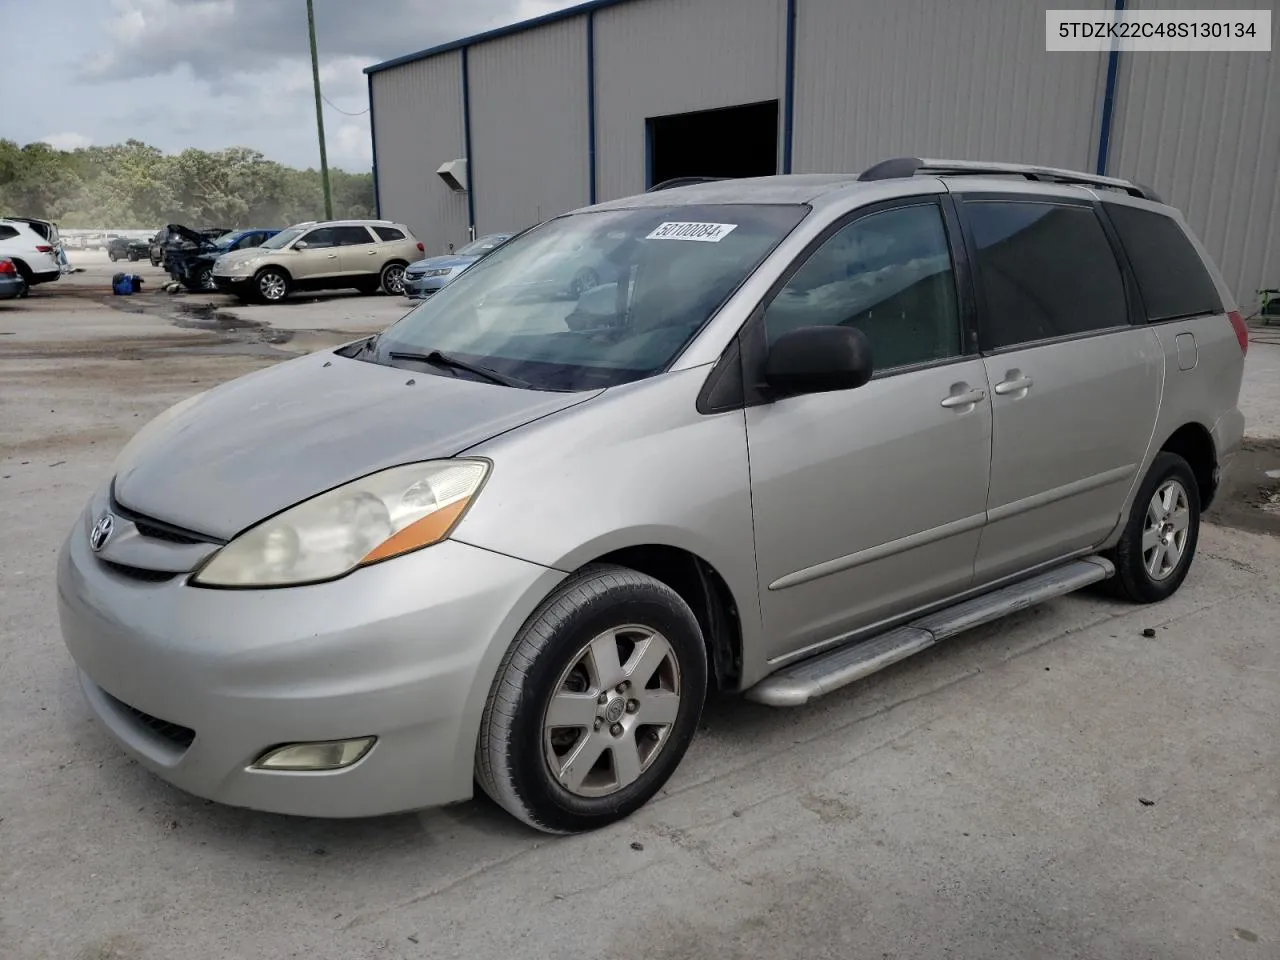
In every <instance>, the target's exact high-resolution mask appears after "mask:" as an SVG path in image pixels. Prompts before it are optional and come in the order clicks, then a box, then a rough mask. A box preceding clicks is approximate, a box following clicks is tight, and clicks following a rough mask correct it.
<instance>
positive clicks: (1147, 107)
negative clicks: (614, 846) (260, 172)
mask: <svg viewBox="0 0 1280 960" xmlns="http://www.w3.org/2000/svg"><path fill="white" fill-rule="evenodd" d="M1114 5H1115V7H1123V6H1124V0H1114ZM1268 5H1269V3H1268V4H1258V3H1251V4H1245V6H1250V7H1257V6H1268ZM1061 6H1064V4H1060V3H1052V2H1045V0H951V2H947V3H941V2H938V0H595V2H591V3H584V4H582V5H580V6H577V7H573V8H570V9H568V10H564V11H561V12H559V13H555V14H551V15H549V16H545V17H541V18H539V19H536V20H531V21H528V22H526V23H521V24H517V25H515V26H513V27H509V28H506V29H502V30H495V31H492V32H489V33H485V34H481V35H478V36H474V37H469V38H467V39H464V40H459V41H457V42H455V43H450V44H446V45H444V46H440V47H436V48H433V49H431V50H424V51H421V52H420V53H415V54H410V55H408V56H405V57H400V58H398V59H396V60H390V61H387V62H386V63H380V64H377V65H376V66H373V67H370V68H368V69H367V71H366V73H368V75H369V77H368V79H369V98H370V105H371V113H372V122H373V146H374V176H375V182H376V190H377V199H378V206H379V210H380V213H381V215H382V216H385V217H391V218H393V219H396V220H399V221H402V222H405V223H407V224H409V225H410V226H411V227H412V228H413V229H414V230H415V231H416V232H417V233H418V235H419V237H420V238H421V239H422V240H423V241H424V242H426V244H427V246H428V250H430V251H433V252H443V251H444V249H445V248H446V245H447V244H449V243H454V244H458V245H461V244H462V243H463V242H465V241H466V240H467V238H468V236H469V235H470V234H471V231H475V232H477V233H486V232H498V231H507V230H513V229H519V228H522V227H526V226H529V225H530V224H533V223H536V222H538V221H540V220H544V219H546V218H548V217H551V216H554V215H556V214H558V213H561V212H563V211H565V210H569V209H573V208H575V207H579V206H583V205H585V204H587V203H591V202H594V201H597V200H608V199H612V198H615V197H619V196H625V195H627V194H632V193H639V192H641V191H643V190H644V189H646V188H647V187H649V186H651V185H653V184H654V183H657V182H661V181H662V180H665V179H668V178H672V177H677V176H687V175H689V176H712V175H718V176H751V175H759V174H771V173H791V172H794V173H807V172H818V171H821V172H846V171H847V172H850V173H856V172H859V171H861V170H863V169H865V168H866V167H868V166H870V165H871V164H873V163H875V162H876V161H879V160H882V159H885V158H887V157H892V156H904V155H907V156H935V157H947V158H951V159H980V160H1012V161H1022V162H1027V163H1039V164H1045V165H1052V166H1061V167H1070V168H1074V169H1078V170H1089V171H1096V172H1099V173H1107V174H1111V175H1113V176H1122V177H1129V178H1132V179H1135V180H1137V181H1139V182H1142V183H1148V184H1151V185H1152V186H1153V187H1154V188H1155V189H1156V190H1157V191H1158V192H1159V193H1160V194H1161V195H1162V196H1164V197H1165V198H1166V199H1168V200H1169V201H1170V202H1172V203H1174V204H1176V205H1177V206H1179V207H1181V208H1182V209H1183V210H1184V211H1185V212H1186V214H1187V217H1188V219H1189V220H1190V221H1191V223H1192V225H1193V226H1194V227H1195V229H1196V231H1197V232H1198V233H1199V234H1200V236H1201V237H1202V238H1203V240H1204V241H1205V243H1206V244H1207V245H1208V247H1209V249H1210V250H1211V252H1212V253H1213V255H1214V256H1215V257H1216V258H1217V260H1218V263H1219V264H1220V266H1221V267H1222V270H1223V272H1224V273H1225V275H1226V277H1227V280H1228V282H1229V283H1230V284H1231V286H1232V287H1233V289H1234V290H1235V291H1236V295H1237V297H1238V299H1239V300H1240V301H1241V303H1242V304H1246V305H1247V304H1250V303H1252V302H1254V301H1255V300H1256V296H1255V291H1256V290H1257V289H1258V288H1259V287H1262V286H1277V285H1278V284H1280V68H1278V67H1277V57H1276V54H1275V52H1274V51H1273V52H1271V53H1115V52H1112V53H1105V52H1100V53H1046V52H1045V49H1044V47H1045V11H1046V10H1047V9H1049V8H1051V7H1052V8H1056V7H1061ZM1069 6H1072V7H1075V8H1081V9H1084V8H1089V7H1096V8H1097V10H1098V18H1099V19H1110V17H1111V16H1112V11H1113V0H1107V2H1105V3H1104V2H1099V0H1074V2H1073V3H1072V4H1070V5H1069ZM1213 6H1220V7H1222V8H1229V7H1234V6H1239V4H1234V3H1222V2H1219V0H1136V2H1134V0H1130V3H1129V7H1130V9H1133V8H1134V7H1136V8H1138V9H1146V8H1150V9H1170V8H1177V7H1185V8H1187V9H1204V8H1208V7H1213ZM1264 281H1266V282H1265V283H1264Z"/></svg>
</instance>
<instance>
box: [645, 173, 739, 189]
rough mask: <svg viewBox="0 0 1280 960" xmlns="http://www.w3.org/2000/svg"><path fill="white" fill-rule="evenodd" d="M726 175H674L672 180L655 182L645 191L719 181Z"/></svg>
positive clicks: (724, 178)
mask: <svg viewBox="0 0 1280 960" xmlns="http://www.w3.org/2000/svg"><path fill="white" fill-rule="evenodd" d="M726 179H728V178H727V177H676V178H675V179H673V180H663V181H662V182H661V183H655V184H654V185H653V186H652V187H650V188H649V189H648V190H646V191H645V193H657V192H658V191H659V190H674V189H675V188H676V187H689V186H692V185H694V184H695V183H719V182H720V181H721V180H726Z"/></svg>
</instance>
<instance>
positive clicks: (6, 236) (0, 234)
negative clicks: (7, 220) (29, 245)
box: [0, 224, 18, 240]
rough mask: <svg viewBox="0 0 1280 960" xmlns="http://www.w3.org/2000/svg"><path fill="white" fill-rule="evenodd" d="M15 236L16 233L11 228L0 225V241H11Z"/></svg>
mask: <svg viewBox="0 0 1280 960" xmlns="http://www.w3.org/2000/svg"><path fill="white" fill-rule="evenodd" d="M17 235H18V231H17V230H15V229H13V227H8V226H5V225H4V224H0V240H12V239H13V238H14V237H16V236H17Z"/></svg>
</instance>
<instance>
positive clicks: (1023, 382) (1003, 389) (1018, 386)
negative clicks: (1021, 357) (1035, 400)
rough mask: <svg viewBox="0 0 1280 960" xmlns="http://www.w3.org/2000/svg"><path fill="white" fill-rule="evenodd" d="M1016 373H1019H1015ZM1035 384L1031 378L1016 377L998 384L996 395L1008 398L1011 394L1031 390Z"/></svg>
mask: <svg viewBox="0 0 1280 960" xmlns="http://www.w3.org/2000/svg"><path fill="white" fill-rule="evenodd" d="M1013 372H1014V373H1016V372H1017V371H1013ZM1034 383H1035V381H1034V380H1032V379H1031V378H1030V377H1014V378H1012V379H1010V380H1002V381H1000V382H999V383H997V384H996V386H995V390H996V393H997V394H999V395H1000V396H1002V397H1007V396H1008V395H1009V394H1011V393H1021V392H1025V391H1027V390H1030V389H1031V387H1032V385H1033V384H1034Z"/></svg>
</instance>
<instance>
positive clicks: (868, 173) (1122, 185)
mask: <svg viewBox="0 0 1280 960" xmlns="http://www.w3.org/2000/svg"><path fill="white" fill-rule="evenodd" d="M920 174H925V175H933V176H937V177H955V176H966V175H967V176H974V177H984V176H986V177H999V176H1008V177H1024V178H1025V179H1027V180H1035V181H1039V182H1042V183H1075V184H1080V185H1081V186H1090V187H1107V188H1108V189H1111V190H1123V191H1124V192H1125V193H1127V194H1129V196H1131V197H1141V198H1142V199H1143V200H1151V201H1153V202H1154V203H1163V202H1164V201H1162V200H1161V199H1160V197H1159V195H1157V194H1156V192H1155V191H1154V190H1152V189H1151V188H1150V187H1144V186H1143V185H1142V184H1140V183H1134V182H1133V181H1132V180H1120V179H1117V178H1116V177H1100V176H1097V175H1095V174H1092V173H1080V172H1078V171H1076V170H1063V169H1061V168H1060V167H1039V166H1033V165H1030V164H1025V163H986V162H984V161H980V160H937V159H929V158H922V157H894V158H893V159H891V160H881V161H880V162H879V163H877V164H875V165H874V166H871V167H868V168H867V169H866V170H863V171H862V173H861V174H859V175H858V179H859V180H897V179H899V178H901V177H914V176H918V175H920Z"/></svg>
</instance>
